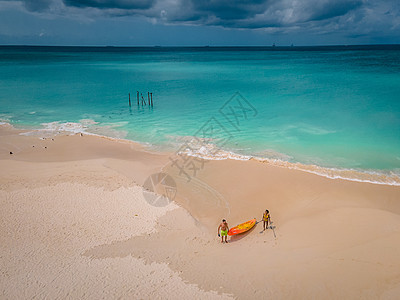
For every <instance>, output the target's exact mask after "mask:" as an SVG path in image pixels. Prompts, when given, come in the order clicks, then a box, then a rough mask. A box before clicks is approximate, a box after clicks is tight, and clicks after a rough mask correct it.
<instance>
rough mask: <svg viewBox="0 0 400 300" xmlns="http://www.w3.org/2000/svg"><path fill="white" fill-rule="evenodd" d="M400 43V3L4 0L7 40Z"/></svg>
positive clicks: (0, 28)
mask: <svg viewBox="0 0 400 300" xmlns="http://www.w3.org/2000/svg"><path fill="white" fill-rule="evenodd" d="M273 43H275V44H276V45H277V46H279V45H281V46H284V45H290V44H292V43H293V44H294V45H335V44H336V45H337V44H340V45H342V44H382V43H386V44H395V43H400V0H254V1H250V0H247V1H246V0H199V1H197V0H22V1H15V0H7V1H2V0H0V44H2V45H7V44H14V45H15V44H18V45H19V44H24V45H114V46H154V45H160V46H205V45H210V46H218V45H221V46H227V45H235V46H241V45H266V46H270V45H272V44H273Z"/></svg>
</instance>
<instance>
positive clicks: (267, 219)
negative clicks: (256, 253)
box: [262, 209, 271, 230]
mask: <svg viewBox="0 0 400 300" xmlns="http://www.w3.org/2000/svg"><path fill="white" fill-rule="evenodd" d="M262 219H263V224H264V230H266V229H267V228H268V223H269V222H270V221H271V216H270V215H269V210H268V209H266V210H265V213H264V214H263V217H262Z"/></svg>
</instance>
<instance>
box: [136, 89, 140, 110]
mask: <svg viewBox="0 0 400 300" xmlns="http://www.w3.org/2000/svg"><path fill="white" fill-rule="evenodd" d="M136 96H137V105H138V106H139V91H136Z"/></svg>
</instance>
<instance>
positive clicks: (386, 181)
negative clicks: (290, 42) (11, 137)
mask: <svg viewBox="0 0 400 300" xmlns="http://www.w3.org/2000/svg"><path fill="white" fill-rule="evenodd" d="M85 121H90V122H94V121H92V120H85ZM90 122H89V123H90ZM94 123H96V122H94ZM51 124H53V125H60V127H57V128H53V129H49V128H43V129H37V128H33V129H24V128H15V127H14V126H13V125H12V124H10V123H8V122H0V127H1V126H11V127H12V128H14V129H15V130H20V131H21V133H20V134H22V135H28V136H43V135H46V136H47V137H50V138H51V137H54V136H57V135H68V134H86V135H91V136H97V137H100V138H104V139H109V140H112V141H116V142H119V143H128V144H129V143H132V145H137V146H140V147H141V148H142V150H143V151H147V152H150V153H160V154H162V155H163V154H167V155H170V156H172V155H173V154H174V153H173V151H170V150H169V151H168V150H166V151H164V150H160V149H154V147H156V146H155V145H151V144H148V143H146V142H140V141H133V140H129V139H126V138H121V137H112V136H107V135H104V134H102V133H93V132H90V131H87V130H86V129H88V128H85V125H84V124H82V123H73V122H66V123H60V122H57V121H56V122H51V123H46V125H51ZM77 125H79V126H78V127H76V126H77ZM68 127H69V128H68ZM111 130H112V129H111ZM188 138H190V137H187V136H186V137H182V139H181V140H182V141H181V145H185V144H187V145H189V147H190V150H188V151H180V152H179V153H177V154H179V155H180V154H183V155H188V156H192V157H197V158H200V159H204V160H210V161H216V160H227V159H228V160H240V161H247V160H248V161H250V160H254V161H257V162H259V163H262V164H269V165H274V166H278V167H282V168H287V169H294V170H299V171H302V172H307V173H311V174H315V175H318V176H322V177H326V178H329V179H332V180H336V179H342V180H348V181H353V182H364V183H371V184H378V185H388V186H400V174H397V173H395V172H393V171H392V170H387V171H384V170H357V169H351V168H350V169H349V168H341V167H322V166H318V165H315V164H303V163H300V162H289V161H285V160H282V159H274V158H266V157H259V156H254V155H245V154H238V153H234V152H232V151H229V150H224V149H219V148H217V147H216V145H213V144H204V145H200V146H199V144H198V139H195V138H194V137H192V139H191V141H190V140H189V142H188V141H186V140H187V139H188ZM192 142H193V143H192ZM196 148H197V149H196ZM193 149H195V151H192V150H193ZM282 155H283V154H282Z"/></svg>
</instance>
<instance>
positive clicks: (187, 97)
mask: <svg viewBox="0 0 400 300" xmlns="http://www.w3.org/2000/svg"><path fill="white" fill-rule="evenodd" d="M137 92H139V95H141V94H142V95H143V97H144V99H145V100H146V102H147V98H148V94H147V93H148V92H151V93H152V94H151V95H152V99H153V107H151V106H149V105H148V103H146V106H142V104H141V97H140V101H139V106H138V105H137ZM129 93H130V98H131V106H129V103H128V97H129V96H128V95H129ZM0 122H6V123H10V124H12V125H13V126H14V127H17V128H24V129H41V130H42V131H43V132H46V133H49V132H50V133H51V132H52V133H53V134H57V132H59V131H61V130H68V131H73V132H88V133H95V134H100V135H106V136H111V137H116V138H123V139H128V140H133V141H137V142H140V143H144V144H146V145H148V146H149V147H150V148H151V149H154V150H167V151H178V149H183V148H181V147H182V145H189V147H184V148H185V151H186V152H188V151H189V152H190V154H192V155H199V156H203V157H207V158H209V159H221V158H225V157H231V158H236V159H248V158H250V157H254V158H257V159H259V160H265V161H267V162H270V163H276V164H280V165H283V166H286V167H293V168H298V169H303V170H305V171H309V172H314V173H319V174H321V175H325V176H328V177H332V178H335V177H344V178H348V179H353V180H365V181H372V182H376V183H384V184H396V185H400V179H399V178H400V177H399V174H400V46H390V45H387V46H348V47H345V46H335V47H239V48H238V47H236V48H235V47H222V48H214V47H201V48H200V47H199V48H179V47H178V48H164V47H148V48H147V47H140V48H116V47H29V46H26V47H23V46H21V47H19V46H2V47H0ZM195 137H198V139H196V138H195ZM195 142H196V143H195ZM188 149H189V150H188ZM215 149H222V150H223V151H218V152H216V151H215Z"/></svg>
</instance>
